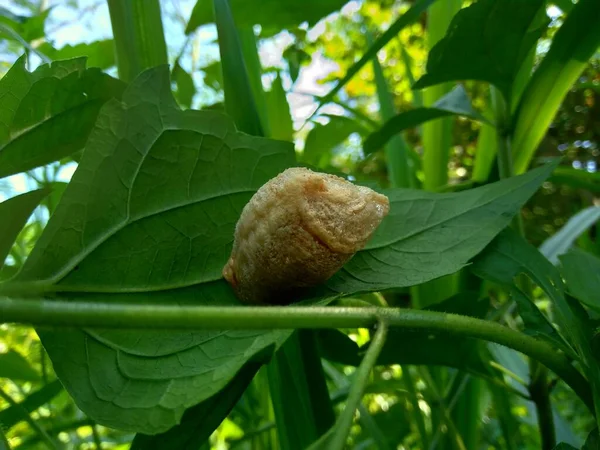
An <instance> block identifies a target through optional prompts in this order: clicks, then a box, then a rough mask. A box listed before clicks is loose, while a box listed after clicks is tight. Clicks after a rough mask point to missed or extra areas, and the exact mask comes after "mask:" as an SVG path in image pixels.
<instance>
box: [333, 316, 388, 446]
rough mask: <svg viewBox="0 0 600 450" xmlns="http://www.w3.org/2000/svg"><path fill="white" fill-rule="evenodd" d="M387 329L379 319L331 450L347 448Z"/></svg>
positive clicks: (336, 427)
mask: <svg viewBox="0 0 600 450" xmlns="http://www.w3.org/2000/svg"><path fill="white" fill-rule="evenodd" d="M387 331H388V325H387V323H386V322H385V320H381V321H379V322H378V327H377V332H376V333H375V336H374V337H373V340H372V341H371V344H370V345H369V349H368V350H367V353H366V355H365V357H364V358H363V360H362V362H361V363H360V366H358V369H357V370H356V373H355V374H354V381H353V383H352V388H351V389H350V394H349V395H348V401H347V402H346V407H345V408H344V411H343V412H342V414H341V415H340V417H339V419H338V421H337V423H336V425H335V427H334V430H335V431H334V434H333V436H332V438H331V441H330V445H329V446H328V448H329V449H331V450H343V449H344V448H345V445H346V439H347V438H348V434H349V433H350V428H351V427H352V422H353V420H354V412H355V411H356V409H357V408H358V406H359V405H360V402H361V399H362V396H363V393H364V391H365V386H366V385H367V381H368V380H369V374H370V373H371V369H373V366H375V364H376V363H377V358H378V357H379V353H381V349H382V348H383V345H384V344H385V340H386V338H387Z"/></svg>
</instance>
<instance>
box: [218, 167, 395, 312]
mask: <svg viewBox="0 0 600 450" xmlns="http://www.w3.org/2000/svg"><path fill="white" fill-rule="evenodd" d="M388 212H389V201H388V198H387V197H386V196H385V195H382V194H379V193H377V192H375V191H373V190H372V189H369V188H367V187H363V186H356V185H354V184H352V183H351V182H349V181H346V180H345V179H343V178H340V177H337V176H335V175H329V174H324V173H318V172H313V171H311V170H309V169H305V168H291V169H287V170H286V171H284V172H282V173H281V174H279V175H278V176H276V177H275V178H273V179H271V180H270V181H268V182H267V183H266V184H264V185H263V186H262V187H261V188H260V189H259V190H258V191H257V192H256V193H255V194H254V196H253V197H252V198H251V199H250V201H249V202H248V204H247V205H246V206H245V207H244V209H243V211H242V214H241V216H240V218H239V220H238V223H237V225H236V229H235V235H234V243H233V249H232V252H231V257H230V258H229V261H228V262H227V264H226V265H225V267H224V268H223V276H224V278H225V279H226V280H227V281H228V282H229V284H230V285H231V286H232V288H233V289H234V291H235V292H236V295H237V296H238V298H239V299H240V300H242V301H244V302H246V303H253V304H270V303H287V302H289V299H290V298H291V294H292V293H293V292H294V291H295V290H296V291H297V290H298V289H299V288H306V287H311V286H316V285H318V284H321V283H323V282H324V281H326V280H327V279H329V278H330V277H331V276H332V275H333V274H334V273H335V272H337V271H338V270H339V269H341V267H342V266H343V265H344V264H345V263H346V262H347V261H348V260H349V259H350V258H352V256H353V255H354V254H355V253H356V252H357V251H358V250H360V249H362V248H363V247H364V246H365V245H366V243H367V241H368V240H369V239H370V238H371V236H372V235H373V233H374V232H375V230H376V229H377V227H378V226H379V224H380V223H381V221H382V220H383V218H384V217H385V216H386V215H387V214H388Z"/></svg>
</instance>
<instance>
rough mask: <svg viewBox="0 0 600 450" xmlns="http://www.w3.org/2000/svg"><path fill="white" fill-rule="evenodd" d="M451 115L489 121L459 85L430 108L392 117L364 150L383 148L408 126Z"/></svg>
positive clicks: (367, 142) (367, 141)
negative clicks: (476, 109)
mask: <svg viewBox="0 0 600 450" xmlns="http://www.w3.org/2000/svg"><path fill="white" fill-rule="evenodd" d="M451 115H458V116H465V117H470V118H471V119H474V120H478V121H481V122H486V123H488V120H487V119H486V118H485V117H483V116H482V115H481V114H479V113H478V112H477V111H475V110H474V109H473V107H472V106H471V100H470V99H469V97H468V96H467V92H466V91H465V88H464V87H463V86H462V85H459V86H457V87H456V88H454V89H453V90H452V91H450V92H449V93H448V94H446V95H445V96H443V97H442V98H440V99H439V100H438V101H437V102H436V103H434V105H433V106H432V107H430V108H415V109H412V110H410V111H406V112H403V113H400V114H398V115H396V116H394V117H392V118H391V119H390V120H388V121H387V122H385V123H384V124H383V126H382V127H381V129H380V130H378V131H376V132H374V133H373V134H371V135H370V136H369V137H368V138H367V139H366V140H365V143H364V146H363V148H364V152H365V154H369V153H373V152H375V151H377V150H379V149H381V148H383V147H384V146H385V144H386V143H387V142H388V141H389V140H390V139H391V138H392V137H393V136H395V135H396V134H398V133H400V132H401V131H404V130H406V129H407V128H414V127H416V126H419V125H421V124H423V123H425V122H428V121H430V120H434V119H439V118H440V117H446V116H451Z"/></svg>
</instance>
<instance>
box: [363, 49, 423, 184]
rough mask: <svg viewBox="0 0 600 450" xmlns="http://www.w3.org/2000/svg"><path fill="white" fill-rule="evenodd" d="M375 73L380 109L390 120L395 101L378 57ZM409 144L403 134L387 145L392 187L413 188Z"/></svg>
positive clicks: (384, 117)
mask: <svg viewBox="0 0 600 450" xmlns="http://www.w3.org/2000/svg"><path fill="white" fill-rule="evenodd" d="M373 72H374V73H375V85H376V86H377V97H378V98H379V109H380V111H381V118H382V119H383V120H384V121H386V122H387V121H388V120H390V119H391V118H392V117H394V115H395V114H396V111H395V107H394V99H393V98H392V95H391V93H390V91H389V88H388V85H387V82H386V80H385V77H384V75H383V70H382V68H381V64H379V60H378V59H377V55H375V56H374V57H373ZM408 152H409V149H408V144H407V143H406V141H405V140H404V137H403V136H402V135H401V134H395V136H393V137H391V139H390V140H389V142H387V143H386V145H385V156H386V160H387V168H388V178H389V180H390V186H391V187H404V188H407V187H413V186H414V184H415V183H414V180H413V173H412V172H413V171H412V168H411V166H410V165H409V164H410V163H411V161H410V159H409V157H408Z"/></svg>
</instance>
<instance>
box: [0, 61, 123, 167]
mask: <svg viewBox="0 0 600 450" xmlns="http://www.w3.org/2000/svg"><path fill="white" fill-rule="evenodd" d="M124 88H125V85H124V84H123V83H122V82H120V81H118V80H116V79H114V78H112V77H110V76H108V75H106V74H104V73H102V72H100V71H99V70H98V69H87V70H86V68H85V58H78V59H71V60H66V61H56V62H54V63H52V64H44V65H42V66H40V67H38V68H37V69H36V70H35V71H34V72H28V71H27V70H26V69H25V58H24V57H22V58H19V59H18V60H17V62H16V63H15V64H14V65H13V66H12V68H11V69H10V70H9V71H8V73H7V74H6V75H5V76H4V77H3V78H2V79H1V80H0V104H2V108H1V109H0V178H1V177H5V176H7V175H12V174H15V173H19V172H23V171H26V170H30V169H33V168H35V167H38V166H41V165H44V164H48V163H50V162H52V161H56V160H59V159H61V158H64V157H65V156H69V155H70V154H71V153H73V152H75V151H77V150H80V149H81V148H82V147H83V145H84V143H85V141H86V139H87V137H88V135H89V133H90V130H91V129H92V127H93V125H94V122H95V121H96V116H97V115H98V111H99V110H100V108H101V107H102V105H103V104H104V103H105V102H106V101H107V100H109V99H111V98H119V97H120V96H121V94H122V92H123V90H124Z"/></svg>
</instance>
